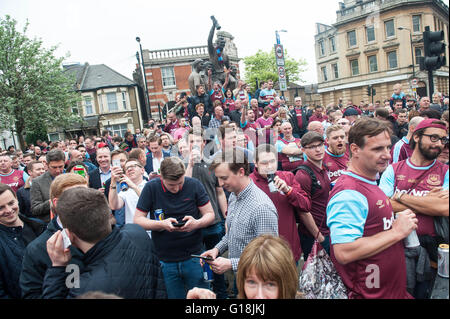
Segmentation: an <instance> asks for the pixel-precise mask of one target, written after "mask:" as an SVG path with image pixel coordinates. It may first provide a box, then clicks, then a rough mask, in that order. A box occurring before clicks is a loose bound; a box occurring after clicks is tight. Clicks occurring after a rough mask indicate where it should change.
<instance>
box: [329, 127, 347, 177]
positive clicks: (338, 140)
mask: <svg viewBox="0 0 450 319" xmlns="http://www.w3.org/2000/svg"><path fill="white" fill-rule="evenodd" d="M326 134H327V138H326V142H327V144H328V148H327V149H325V156H324V158H323V163H324V164H325V166H326V167H327V168H328V177H329V178H330V181H331V183H333V184H334V182H336V180H337V179H338V178H339V176H341V173H342V172H343V171H345V170H347V166H348V162H349V160H350V158H349V154H348V153H347V152H346V150H347V144H346V143H345V132H344V129H343V128H342V127H341V126H340V125H331V126H330V127H329V128H328V129H327V133H326Z"/></svg>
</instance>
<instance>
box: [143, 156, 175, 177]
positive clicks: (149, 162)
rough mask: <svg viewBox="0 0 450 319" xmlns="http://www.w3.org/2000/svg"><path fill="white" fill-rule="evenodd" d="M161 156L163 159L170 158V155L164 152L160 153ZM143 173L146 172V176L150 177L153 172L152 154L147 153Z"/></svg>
mask: <svg viewBox="0 0 450 319" xmlns="http://www.w3.org/2000/svg"><path fill="white" fill-rule="evenodd" d="M162 156H163V159H164V158H166V157H170V154H167V153H166V152H164V151H162ZM144 169H145V171H146V172H147V174H149V175H150V173H151V172H153V154H152V152H148V153H147V159H146V162H145V167H144Z"/></svg>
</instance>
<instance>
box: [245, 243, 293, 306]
mask: <svg viewBox="0 0 450 319" xmlns="http://www.w3.org/2000/svg"><path fill="white" fill-rule="evenodd" d="M252 271H254V272H255V274H256V275H257V276H258V277H259V278H261V279H262V280H264V281H274V282H276V283H277V285H278V289H279V290H278V299H294V298H295V297H296V293H297V287H298V273H297V267H296V265H295V261H294V255H293V254H292V251H291V248H290V247H289V244H288V243H287V242H286V241H285V240H284V239H282V238H280V237H276V236H273V235H261V236H259V237H257V238H255V239H253V240H252V241H251V242H250V243H249V244H248V245H247V247H245V249H244V251H243V252H242V254H241V257H240V259H239V265H238V271H237V277H236V284H237V288H238V298H239V299H247V296H246V295H245V290H244V285H245V280H246V278H247V276H248V275H249V274H250V273H251V272H252Z"/></svg>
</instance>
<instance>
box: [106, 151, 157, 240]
mask: <svg viewBox="0 0 450 319" xmlns="http://www.w3.org/2000/svg"><path fill="white" fill-rule="evenodd" d="M124 171H125V174H124ZM144 172H145V170H144V167H143V166H142V164H141V163H139V161H138V160H137V159H134V158H133V159H129V160H127V162H126V163H125V166H124V168H123V170H122V167H120V166H113V167H111V186H110V191H109V194H108V201H109V207H110V208H111V209H112V210H119V209H121V208H122V207H125V224H133V219H134V213H135V211H136V205H137V202H138V200H139V196H140V195H141V191H142V189H143V188H144V186H145V184H146V183H147V181H146V180H144ZM121 182H126V183H127V185H128V189H127V190H123V189H122V190H121V191H120V192H119V193H117V185H121V184H118V183H121ZM148 233H149V236H150V233H151V232H148Z"/></svg>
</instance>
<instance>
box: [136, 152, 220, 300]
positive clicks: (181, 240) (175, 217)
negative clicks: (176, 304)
mask: <svg viewBox="0 0 450 319" xmlns="http://www.w3.org/2000/svg"><path fill="white" fill-rule="evenodd" d="M161 210H162V214H161V215H159V216H160V218H157V219H156V218H155V217H157V214H155V213H157V212H159V213H161ZM149 212H150V217H151V219H149V218H147V215H148V213H149ZM213 221H214V210H213V208H212V206H211V203H210V200H209V197H208V195H207V193H206V191H205V188H204V186H203V185H202V184H201V183H200V182H199V181H198V180H196V179H194V178H190V177H185V167H184V164H183V162H182V161H181V159H179V158H177V157H168V158H165V159H164V160H163V161H162V163H161V178H155V179H153V180H151V181H150V182H148V183H147V184H146V185H145V186H144V188H143V189H142V192H141V196H140V197H139V200H138V203H137V205H136V212H135V216H134V223H136V224H138V225H140V226H142V227H143V228H144V229H146V230H151V231H152V239H153V241H154V244H155V249H156V253H157V255H158V258H159V259H160V261H161V265H162V272H163V275H164V280H165V283H166V287H167V294H168V297H169V298H170V299H184V298H186V294H187V292H188V290H190V289H192V288H194V287H200V288H209V283H208V282H205V281H204V280H203V270H202V268H201V266H200V264H199V262H198V260H197V259H195V258H194V259H193V258H192V257H191V255H192V254H195V255H199V254H200V253H201V251H202V249H203V240H202V232H201V229H202V228H205V227H207V226H209V225H210V224H211V223H212V222H213ZM179 222H185V224H184V225H183V226H181V227H176V226H174V224H178V223H179Z"/></svg>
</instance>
